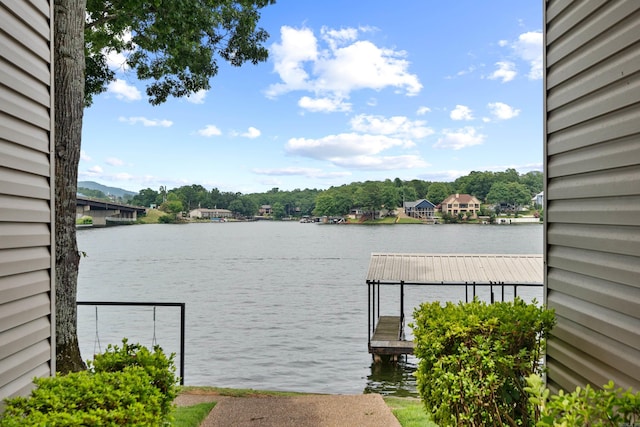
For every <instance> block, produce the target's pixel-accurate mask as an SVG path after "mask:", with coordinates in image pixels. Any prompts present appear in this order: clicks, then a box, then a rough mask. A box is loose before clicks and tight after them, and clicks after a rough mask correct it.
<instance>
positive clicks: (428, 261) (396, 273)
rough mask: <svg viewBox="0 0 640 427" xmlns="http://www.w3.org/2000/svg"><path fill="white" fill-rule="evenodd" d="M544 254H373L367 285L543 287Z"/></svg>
mask: <svg viewBox="0 0 640 427" xmlns="http://www.w3.org/2000/svg"><path fill="white" fill-rule="evenodd" d="M543 272H544V269H543V262H542V255H535V254H534V255H509V254H497V255H492V254H415V253H413V254H412V253H406V254H404V253H372V254H371V261H370V263H369V271H368V272H367V283H369V282H374V281H375V282H377V281H380V283H381V284H400V283H401V282H404V283H405V284H409V285H446V284H465V283H469V284H473V283H476V284H492V283H493V284H497V283H504V284H509V285H511V284H513V285H542V284H543Z"/></svg>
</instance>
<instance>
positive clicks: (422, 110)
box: [416, 106, 431, 116]
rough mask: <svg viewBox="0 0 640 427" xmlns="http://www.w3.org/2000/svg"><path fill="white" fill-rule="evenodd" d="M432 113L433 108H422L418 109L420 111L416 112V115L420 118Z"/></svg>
mask: <svg viewBox="0 0 640 427" xmlns="http://www.w3.org/2000/svg"><path fill="white" fill-rule="evenodd" d="M430 112H431V108H429V107H425V106H422V107H419V108H418V111H416V114H417V115H418V116H424V115H425V114H427V113H430Z"/></svg>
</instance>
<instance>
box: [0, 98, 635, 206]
mask: <svg viewBox="0 0 640 427" xmlns="http://www.w3.org/2000/svg"><path fill="white" fill-rule="evenodd" d="M638 92H639V93H640V90H639V91H638ZM0 179H1V177H0ZM0 182H1V181H0ZM638 183H640V165H634V166H627V167H625V168H615V169H611V170H606V171H598V172H590V173H583V174H579V175H571V176H566V177H560V178H556V179H552V180H550V181H549V185H548V187H547V192H546V194H547V195H548V199H549V200H555V199H564V200H567V199H584V198H596V197H608V196H609V195H611V194H616V195H617V196H633V195H638V194H640V186H639V185H638ZM594 202H595V201H594Z"/></svg>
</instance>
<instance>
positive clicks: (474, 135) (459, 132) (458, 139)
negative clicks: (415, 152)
mask: <svg viewBox="0 0 640 427" xmlns="http://www.w3.org/2000/svg"><path fill="white" fill-rule="evenodd" d="M486 137H487V136H486V135H483V134H480V133H478V131H477V129H476V128H474V127H472V126H465V127H463V128H462V129H456V130H451V129H444V130H443V131H442V137H441V138H439V139H438V141H437V142H436V143H435V144H434V145H433V146H434V148H452V149H454V150H461V149H463V148H467V147H472V146H474V145H479V144H482V143H483V142H484V140H485V139H486Z"/></svg>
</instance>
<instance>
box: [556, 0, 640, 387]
mask: <svg viewBox="0 0 640 427" xmlns="http://www.w3.org/2000/svg"><path fill="white" fill-rule="evenodd" d="M544 3H545V73H546V74H545V75H546V78H545V110H546V111H545V112H546V123H545V127H546V129H545V135H546V141H545V157H546V159H545V160H546V161H545V176H546V191H545V198H546V203H547V205H546V209H547V212H546V215H545V219H546V226H545V227H546V228H545V230H546V233H545V242H546V253H545V261H546V269H547V273H546V278H545V280H546V282H545V284H546V300H547V304H548V305H549V307H551V308H553V309H555V311H556V316H557V318H558V325H557V326H556V328H555V329H554V331H553V337H552V338H551V339H550V340H549V345H548V349H547V365H548V368H549V375H548V379H549V384H550V386H551V387H552V388H554V389H558V388H563V389H566V390H573V389H574V388H575V387H576V386H577V385H581V386H584V385H585V384H592V385H594V386H602V385H603V384H605V383H607V382H608V381H609V380H614V381H615V382H616V384H617V385H618V386H621V387H625V388H627V387H632V388H634V389H635V390H636V391H639V390H640V1H637V0H620V1H607V0H590V1H588V2H587V1H585V2H575V1H570V0H550V1H545V2H544Z"/></svg>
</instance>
